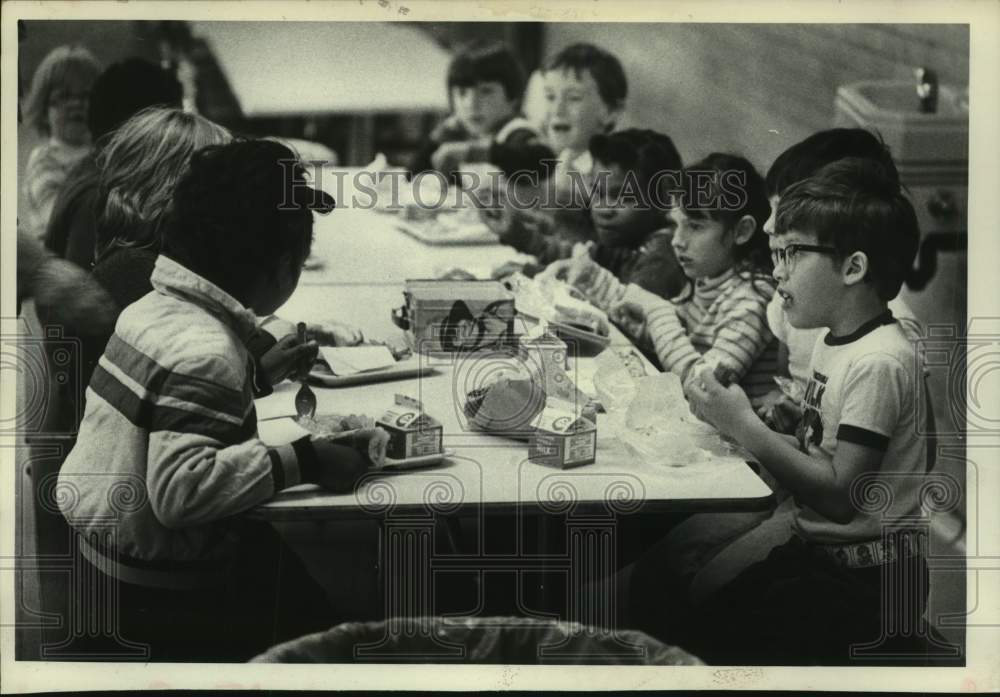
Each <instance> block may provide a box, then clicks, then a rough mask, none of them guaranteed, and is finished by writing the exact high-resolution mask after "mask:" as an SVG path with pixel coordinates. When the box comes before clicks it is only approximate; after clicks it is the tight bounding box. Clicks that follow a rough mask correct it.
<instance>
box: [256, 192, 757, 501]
mask: <svg viewBox="0 0 1000 697" xmlns="http://www.w3.org/2000/svg"><path fill="white" fill-rule="evenodd" d="M324 188H327V187H324ZM317 221H318V222H317V225H316V228H315V242H314V247H313V253H314V254H315V255H316V256H318V257H321V258H323V259H325V260H326V261H327V266H326V267H325V268H324V269H323V270H321V271H307V272H304V274H303V277H302V280H301V282H300V284H299V288H298V289H297V290H296V292H295V294H294V295H293V297H292V298H291V299H290V300H289V302H288V303H287V304H286V305H285V306H284V307H283V308H281V309H280V310H279V312H278V314H279V315H280V316H282V317H285V318H287V319H294V320H305V321H317V320H322V319H331V318H336V319H339V320H342V321H346V322H350V323H353V324H355V325H357V326H360V327H361V328H362V330H364V331H365V332H366V333H367V334H369V335H373V334H374V335H382V336H385V335H387V334H390V333H393V332H398V331H399V330H398V329H397V328H395V327H394V326H393V325H392V322H391V319H390V310H391V308H393V307H397V306H399V305H401V304H402V303H403V296H402V289H403V282H404V280H405V279H406V278H421V277H424V278H426V277H430V276H433V272H434V271H435V269H437V268H441V267H444V266H449V265H456V264H465V265H466V266H476V267H480V266H494V265H497V264H499V263H502V262H503V261H508V260H511V259H514V258H517V254H516V253H515V252H514V251H513V250H512V249H510V248H508V247H504V246H501V245H488V246H483V247H430V246H426V245H424V244H422V243H420V242H418V241H416V240H414V239H412V238H409V237H407V236H406V235H404V234H403V233H401V232H399V231H398V230H396V229H394V228H393V226H392V223H391V218H389V217H388V216H386V215H385V214H381V213H376V212H373V211H364V210H357V209H349V208H348V209H343V210H341V209H338V210H336V211H334V212H333V213H331V214H330V215H329V216H327V217H318V218H317ZM612 345H613V346H615V345H617V346H619V347H622V346H628V345H629V344H628V340H627V339H625V338H624V337H623V336H622V335H621V334H618V333H617V332H616V333H615V334H613V343H612ZM415 360H419V361H423V362H424V363H430V364H433V365H435V366H436V367H435V372H434V373H433V374H429V375H424V376H423V377H421V378H410V379H403V380H397V381H393V382H385V383H375V384H370V385H363V386H354V387H343V388H337V389H332V388H322V387H314V388H313V390H314V392H315V393H316V395H317V399H318V409H317V413H320V414H322V413H331V412H332V413H341V414H346V413H366V414H369V415H371V416H378V415H380V414H381V413H382V412H383V411H384V410H385V409H386V408H387V407H388V406H390V405H391V404H392V400H393V395H394V394H395V393H397V392H401V393H405V394H408V395H410V396H413V397H416V398H418V399H420V400H421V401H422V402H423V404H424V408H425V410H426V411H427V412H428V413H429V414H430V415H431V416H433V417H435V418H436V419H438V420H439V421H440V422H441V423H442V424H443V426H444V447H445V449H446V450H451V451H454V453H455V454H454V455H453V456H452V457H450V458H449V459H448V460H447V461H446V462H444V463H443V464H442V465H440V466H436V467H434V468H428V469H424V470H411V471H409V472H406V473H400V474H373V475H372V476H371V477H370V478H368V479H366V481H365V482H364V483H363V484H362V486H360V487H359V489H358V490H357V491H356V492H355V493H352V494H343V495H335V494H330V493H327V492H324V491H322V490H320V489H319V488H318V487H315V486H312V485H306V486H303V487H296V488H294V489H290V490H288V491H286V492H284V493H282V494H280V495H279V496H278V497H277V498H276V499H275V500H273V501H271V502H269V503H267V504H265V505H264V506H262V507H260V508H258V509H257V511H256V514H257V515H259V516H262V517H267V518H270V519H275V520H278V519H283V520H290V519H309V518H337V517H359V516H364V515H369V514H376V513H380V512H384V511H385V509H386V507H387V506H388V505H389V503H390V502H393V506H394V508H395V509H396V510H406V509H408V508H422V507H424V505H425V504H426V503H427V502H431V503H433V504H434V506H435V508H436V509H437V510H439V511H448V510H455V511H457V510H460V509H462V508H475V507H480V506H481V507H482V508H484V509H486V510H489V509H490V508H503V509H506V510H509V511H511V512H512V511H514V510H516V509H517V507H519V506H527V507H531V508H536V509H537V507H539V506H541V507H542V508H547V509H549V510H564V509H565V507H566V506H567V505H570V504H572V503H573V502H579V503H581V504H582V505H585V506H589V507H592V508H595V510H597V511H618V512H628V511H631V510H635V509H637V508H640V507H641V508H644V509H648V510H677V511H704V510H720V511H722V510H725V511H733V510H748V509H759V508H763V507H765V506H767V505H768V504H769V502H770V501H771V497H772V493H771V490H770V489H769V488H768V487H767V485H766V484H764V482H763V481H761V479H760V478H759V477H757V476H756V475H755V474H754V473H753V471H752V470H751V469H750V468H749V467H747V466H746V464H745V463H744V461H743V459H742V458H740V457H737V456H732V455H730V456H727V457H718V458H716V459H714V460H710V461H707V462H703V463H700V464H697V465H690V466H687V467H662V466H652V465H647V464H644V463H641V462H638V461H636V460H635V458H634V457H632V456H631V455H630V454H629V453H628V451H626V450H625V448H624V446H622V445H621V444H620V443H618V442H617V441H616V440H614V439H608V438H602V437H601V431H600V423H599V425H598V436H599V440H598V450H597V461H596V462H595V463H594V464H592V465H586V466H583V467H580V468H576V469H570V470H559V469H555V468H550V467H546V466H543V465H538V464H535V463H531V462H528V460H527V453H528V444H527V443H526V442H520V441H516V440H512V439H507V438H502V437H498V436H493V435H488V434H483V433H479V432H473V431H470V430H469V429H468V427H467V425H466V424H465V418H464V416H463V415H462V414H461V404H462V401H464V396H465V393H466V391H467V390H466V387H467V385H465V383H466V382H468V379H469V378H468V368H469V364H468V363H465V364H460V363H454V362H449V361H443V360H441V359H431V358H426V357H417V358H415ZM594 368H595V366H594V360H593V357H592V356H587V355H581V356H579V357H576V358H571V360H570V367H569V372H570V375H571V376H572V377H573V378H574V380H575V381H576V382H577V384H578V386H579V387H580V389H582V390H583V391H584V392H590V393H592V390H593V386H592V377H593V371H594ZM476 370H480V371H481V370H489V367H488V366H487V367H483V366H479V365H477V366H476ZM650 370H652V368H651V367H650ZM297 389H298V386H297V385H294V384H288V383H286V384H284V385H282V386H279V388H278V389H277V390H276V391H275V394H274V395H272V396H271V397H268V398H266V400H265V401H258V412H259V418H260V419H262V420H261V421H260V423H259V429H260V434H261V437H262V438H263V439H264V440H265V441H267V442H270V443H272V444H278V443H281V442H288V440H290V439H291V438H292V437H293V434H294V433H296V432H295V431H294V426H293V425H292V423H291V419H288V418H284V419H280V418H279V419H270V418H267V417H269V416H271V415H273V414H275V413H285V414H289V415H290V414H293V413H294V406H293V403H294V394H295V391H296V390H297ZM599 421H600V420H599ZM290 428H291V429H292V430H289V429H290Z"/></svg>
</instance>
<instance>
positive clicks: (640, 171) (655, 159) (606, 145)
mask: <svg viewBox="0 0 1000 697" xmlns="http://www.w3.org/2000/svg"><path fill="white" fill-rule="evenodd" d="M590 155H591V157H593V159H594V160H595V162H600V163H602V164H603V165H605V166H607V165H617V166H619V167H621V169H622V170H623V171H624V172H626V173H628V172H632V173H634V174H633V176H634V177H635V179H636V183H637V184H638V185H639V187H640V189H639V194H640V196H641V197H642V203H643V205H647V206H654V205H656V203H657V201H659V200H660V198H659V196H658V195H657V193H656V192H655V191H650V190H649V186H650V184H651V183H653V182H655V181H656V180H658V179H659V177H657V175H658V174H660V173H661V172H667V173H673V176H676V175H677V174H679V173H680V171H681V168H682V164H681V156H680V153H678V152H677V148H676V147H675V146H674V141H672V140H671V139H670V136H668V135H664V134H663V133H657V132H656V131H651V130H649V129H641V128H627V129H624V130H621V131H615V132H614V133H609V134H603V133H602V134H598V135H596V136H594V137H592V138H591V139H590Z"/></svg>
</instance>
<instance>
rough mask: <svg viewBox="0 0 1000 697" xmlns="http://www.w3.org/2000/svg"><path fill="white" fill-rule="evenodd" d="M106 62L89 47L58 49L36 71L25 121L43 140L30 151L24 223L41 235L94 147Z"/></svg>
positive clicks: (33, 233) (21, 217) (21, 221)
mask: <svg viewBox="0 0 1000 697" xmlns="http://www.w3.org/2000/svg"><path fill="white" fill-rule="evenodd" d="M100 72H101V66H100V64H99V63H98V62H97V59H96V58H94V56H93V54H91V53H90V51H88V50H87V49H86V48H84V47H83V46H60V47H58V48H56V49H53V50H52V52H50V53H49V54H48V55H47V56H45V58H44V59H43V60H42V62H41V63H40V64H39V65H38V68H37V69H36V70H35V74H34V76H33V77H32V79H31V89H30V91H29V92H28V96H27V98H26V99H25V104H24V112H25V120H26V121H27V122H28V124H29V125H31V126H32V127H33V128H34V129H35V131H37V132H38V135H39V136H41V138H42V140H43V142H42V143H41V144H39V145H37V146H35V148H34V149H32V151H31V154H30V155H29V156H28V164H27V167H26V169H25V175H24V198H23V202H24V207H23V209H22V210H20V211H19V212H18V220H19V224H20V226H21V228H22V229H23V230H24V231H25V232H26V233H27V234H28V235H30V236H32V237H34V238H36V239H41V238H42V236H43V235H44V234H45V226H46V224H47V223H48V220H49V216H50V215H51V214H52V206H53V204H54V203H55V200H56V196H57V195H58V194H59V191H60V189H61V188H62V185H63V182H64V181H66V175H67V174H68V173H69V171H70V170H71V169H72V168H73V166H74V165H76V163H77V162H79V161H80V160H81V159H82V158H83V157H84V156H85V155H86V154H87V153H88V152H90V128H89V126H88V125H87V106H88V104H89V100H90V88H91V86H93V84H94V81H95V80H96V79H97V76H98V75H99V74H100Z"/></svg>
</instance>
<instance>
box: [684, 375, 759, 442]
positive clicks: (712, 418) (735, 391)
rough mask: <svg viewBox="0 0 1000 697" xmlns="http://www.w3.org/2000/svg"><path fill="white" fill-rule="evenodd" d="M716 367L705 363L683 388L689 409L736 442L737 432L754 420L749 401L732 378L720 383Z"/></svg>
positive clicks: (737, 438) (754, 416)
mask: <svg viewBox="0 0 1000 697" xmlns="http://www.w3.org/2000/svg"><path fill="white" fill-rule="evenodd" d="M716 370H717V369H716V368H713V367H712V366H709V365H706V366H704V367H703V368H702V369H701V370H700V371H699V372H698V373H697V374H696V375H695V376H694V377H692V378H691V379H690V380H689V381H688V384H687V385H686V386H685V387H686V390H685V392H686V394H687V397H688V401H689V402H690V403H691V409H692V411H693V412H694V413H695V414H696V415H697V416H698V417H699V418H702V419H705V420H706V421H708V422H709V423H711V424H712V425H713V426H715V427H716V428H717V429H719V431H721V432H722V433H723V434H724V435H727V436H729V437H731V438H734V439H735V440H737V441H739V440H740V437H739V434H740V432H741V431H742V429H743V428H744V426H745V425H746V424H747V420H748V419H750V420H756V419H757V417H756V415H755V414H754V411H753V408H752V407H751V406H750V400H749V399H748V398H747V395H746V392H744V391H743V390H742V389H741V388H740V387H739V385H737V384H735V381H733V382H732V383H730V384H729V385H728V386H726V385H723V384H722V382H720V381H719V378H718V377H717V376H716V374H715V373H716Z"/></svg>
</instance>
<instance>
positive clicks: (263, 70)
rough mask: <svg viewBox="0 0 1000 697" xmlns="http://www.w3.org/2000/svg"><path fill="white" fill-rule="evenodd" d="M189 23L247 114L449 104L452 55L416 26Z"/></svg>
mask: <svg viewBox="0 0 1000 697" xmlns="http://www.w3.org/2000/svg"><path fill="white" fill-rule="evenodd" d="M191 24H192V32H193V33H194V34H195V35H196V36H199V37H201V38H203V39H204V40H205V41H206V42H207V43H208V44H209V46H210V47H211V49H212V52H213V54H214V55H215V57H216V59H217V60H218V62H219V66H220V67H221V69H222V71H223V73H225V75H226V79H227V80H228V81H229V85H230V87H231V88H232V91H233V94H234V95H235V96H236V99H237V100H238V101H239V103H240V108H241V109H242V110H243V113H244V115H246V116H251V117H253V116H292V115H294V116H299V115H308V114H332V113H351V114H360V113H368V112H386V111H395V112H399V111H445V110H447V108H448V96H447V94H446V90H445V76H446V75H447V71H448V63H449V61H450V59H451V58H450V56H449V55H448V52H447V51H446V50H445V49H444V48H443V47H441V46H439V45H438V44H437V43H436V42H435V41H434V40H433V39H432V38H431V37H430V36H428V35H427V34H424V33H423V32H421V31H420V30H419V29H418V28H416V27H412V26H408V25H401V24H394V23H389V22H192V23H191ZM400 57H405V59H404V60H400V59H399V58H400ZM390 64H391V68H389V67H388V66H389V65H390Z"/></svg>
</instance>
